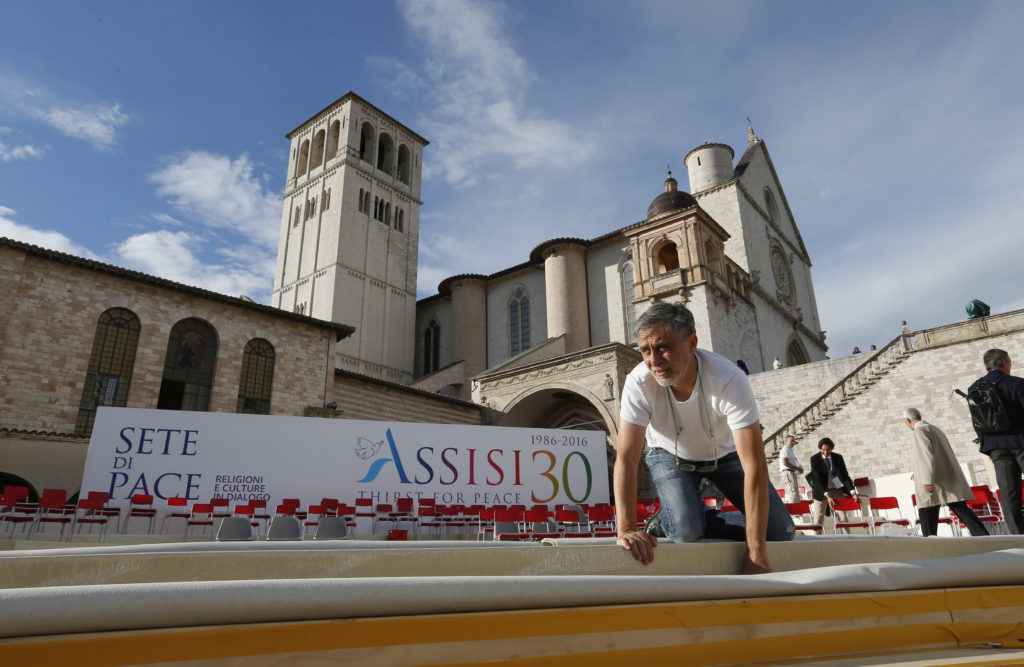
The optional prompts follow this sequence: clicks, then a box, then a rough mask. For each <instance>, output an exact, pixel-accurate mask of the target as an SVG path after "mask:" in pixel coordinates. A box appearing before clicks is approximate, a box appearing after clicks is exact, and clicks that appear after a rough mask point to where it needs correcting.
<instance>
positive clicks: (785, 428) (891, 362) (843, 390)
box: [764, 322, 911, 459]
mask: <svg viewBox="0 0 1024 667" xmlns="http://www.w3.org/2000/svg"><path fill="white" fill-rule="evenodd" d="M905 324H906V323H905V322H904V325H905ZM910 346H911V336H910V335H909V332H907V330H906V327H905V326H904V329H903V333H901V334H900V335H899V336H897V337H896V338H894V339H892V340H891V341H890V342H889V344H888V345H886V346H884V347H883V348H881V349H880V350H878V351H877V352H874V353H873V354H866V355H865V356H866V357H867V358H866V359H865V360H864V363H862V364H861V365H859V366H857V367H856V368H854V369H853V370H852V371H850V372H849V373H848V374H847V375H846V376H845V377H844V378H843V379H841V380H839V382H837V383H835V384H834V385H833V386H832V387H830V388H829V389H827V390H826V391H825V393H824V394H822V395H821V396H820V397H819V398H818V399H817V400H816V401H814V402H813V403H811V404H810V405H808V406H807V407H806V408H804V409H803V410H802V411H800V412H799V413H798V414H797V415H796V416H795V417H793V418H792V419H790V420H789V421H788V422H786V423H785V424H783V425H782V427H780V428H779V429H778V430H777V431H775V432H774V433H772V434H771V435H770V436H768V437H766V438H765V439H764V442H765V451H766V453H767V455H768V458H769V459H774V458H775V457H777V456H778V452H779V450H780V449H781V448H782V443H783V440H784V439H785V437H786V436H789V435H792V436H795V437H797V438H798V439H799V438H800V437H801V436H803V435H806V434H807V433H810V432H811V431H813V430H814V429H815V428H817V427H818V426H820V425H821V424H822V423H823V422H824V421H825V420H826V419H828V418H829V417H831V416H832V415H834V414H835V413H837V412H839V411H840V410H842V408H843V406H844V405H846V404H847V403H849V402H850V401H852V400H853V399H854V398H856V397H857V396H859V395H860V394H862V393H864V392H865V391H866V390H867V389H868V387H870V386H871V385H873V384H875V383H876V382H878V380H879V379H880V378H881V377H883V376H884V375H886V374H888V373H889V372H890V371H891V370H892V369H893V368H895V367H896V366H897V365H899V364H900V363H901V362H902V361H903V360H904V359H906V358H907V357H908V356H910V353H911V347H910Z"/></svg>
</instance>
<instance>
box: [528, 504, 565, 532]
mask: <svg viewBox="0 0 1024 667" xmlns="http://www.w3.org/2000/svg"><path fill="white" fill-rule="evenodd" d="M553 516H554V515H553V513H552V512H551V510H548V509H540V510H526V512H524V513H523V521H524V523H525V528H526V531H525V532H527V533H529V534H530V538H531V539H534V540H543V539H545V538H557V537H561V536H562V531H560V530H558V528H557V527H555V526H554V525H553V522H552V521H551V519H552V517H553Z"/></svg>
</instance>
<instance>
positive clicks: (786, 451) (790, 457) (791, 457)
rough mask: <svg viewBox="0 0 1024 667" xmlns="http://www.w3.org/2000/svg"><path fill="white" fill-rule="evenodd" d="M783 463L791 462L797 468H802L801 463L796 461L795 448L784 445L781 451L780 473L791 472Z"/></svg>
mask: <svg viewBox="0 0 1024 667" xmlns="http://www.w3.org/2000/svg"><path fill="white" fill-rule="evenodd" d="M783 461H789V462H790V463H791V464H792V465H793V466H794V467H796V468H799V467H800V462H799V461H797V460H796V454H794V453H793V448H792V447H790V446H789V445H783V446H782V449H781V450H779V472H786V471H788V470H790V468H787V467H786V466H785V465H783V463H782V462H783ZM793 472H796V470H793Z"/></svg>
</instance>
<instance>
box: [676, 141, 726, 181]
mask: <svg viewBox="0 0 1024 667" xmlns="http://www.w3.org/2000/svg"><path fill="white" fill-rule="evenodd" d="M734 156H735V153H733V152H732V149H731V148H729V147H728V146H726V145H725V144H704V145H703V146H698V147H697V148H694V149H693V150H692V151H690V152H689V153H687V154H686V157H685V158H683V162H684V163H685V164H686V170H687V171H688V172H689V174H690V192H695V193H696V192H703V191H705V190H709V189H711V188H713V187H715V186H718V185H721V184H722V183H727V182H729V181H730V180H732V174H733V166H732V159H733V157H734Z"/></svg>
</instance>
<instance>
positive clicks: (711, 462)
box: [614, 302, 795, 574]
mask: <svg viewBox="0 0 1024 667" xmlns="http://www.w3.org/2000/svg"><path fill="white" fill-rule="evenodd" d="M636 332H637V343H638V347H639V350H640V353H641V354H642V355H643V362H641V363H640V364H639V365H637V367H636V368H634V369H633V371H632V372H630V374H629V375H628V376H627V377H626V383H625V386H624V387H623V390H622V408H621V411H620V414H619V433H618V444H617V448H616V451H617V456H616V459H615V472H614V487H615V506H616V512H617V517H618V540H617V541H618V544H619V545H620V546H622V547H623V548H624V549H628V550H629V551H630V552H631V553H632V554H633V556H634V557H636V558H637V559H638V560H640V561H641V562H643V563H645V564H646V563H650V562H651V561H652V560H653V559H654V547H655V546H657V539H656V538H654V537H653V536H651V535H648V534H647V533H646V532H644V531H642V530H638V529H637V522H636V497H637V494H636V479H637V468H638V466H639V463H640V457H641V456H642V455H643V452H644V443H645V441H646V443H647V454H646V461H647V465H648V467H649V468H650V469H651V474H652V476H653V477H654V482H655V484H656V485H657V487H658V496H659V498H660V500H661V507H662V527H663V528H664V530H665V535H666V536H667V537H668V538H669V539H670V540H672V541H673V542H695V541H697V540H699V539H701V538H703V537H709V538H726V539H741V540H743V539H745V540H746V543H747V553H746V557H745V560H744V564H743V572H744V573H749V574H756V573H760V572H770V571H771V565H770V563H769V562H768V554H767V548H766V546H765V541H766V539H767V540H773V541H783V540H791V539H793V534H794V532H795V529H794V527H793V520H792V518H791V517H790V516H789V513H788V512H787V511H786V507H785V505H784V504H783V502H782V499H781V498H779V495H778V493H777V492H776V491H775V489H774V488H772V485H771V482H770V481H769V480H768V467H767V464H766V461H765V454H764V441H763V439H762V437H761V425H760V422H759V420H758V412H757V404H756V403H755V401H754V392H753V390H752V389H751V387H750V382H749V381H748V380H747V376H746V375H745V374H744V373H743V371H742V370H740V369H739V368H737V367H736V366H735V365H734V364H733V363H732V362H731V361H729V360H728V359H726V358H724V357H722V356H719V355H717V354H714V353H712V352H708V351H707V350H702V349H698V348H697V334H696V327H695V325H694V321H693V315H692V314H691V313H690V311H689V310H687V309H686V308H685V307H684V306H682V305H680V304H673V303H664V302H663V303H658V304H655V305H654V306H651V308H649V309H648V310H647V311H646V312H645V313H644V314H643V315H641V316H640V319H639V321H638V322H637V326H636ZM702 479H708V480H710V481H711V482H712V483H713V484H714V485H715V486H717V487H718V489H719V490H721V491H722V493H723V494H724V495H725V497H726V498H728V499H729V500H730V501H731V502H732V503H733V504H734V505H736V507H737V508H739V510H740V511H741V512H742V513H743V517H744V519H745V522H744V523H743V524H742V525H741V524H738V523H736V522H735V521H733V520H732V519H733V517H728V519H729V520H724V519H723V517H722V516H720V515H719V513H718V512H717V511H714V510H710V511H706V510H708V509H709V508H707V507H706V506H705V505H704V502H703V501H702V499H701V495H700V484H701V480H702Z"/></svg>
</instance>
